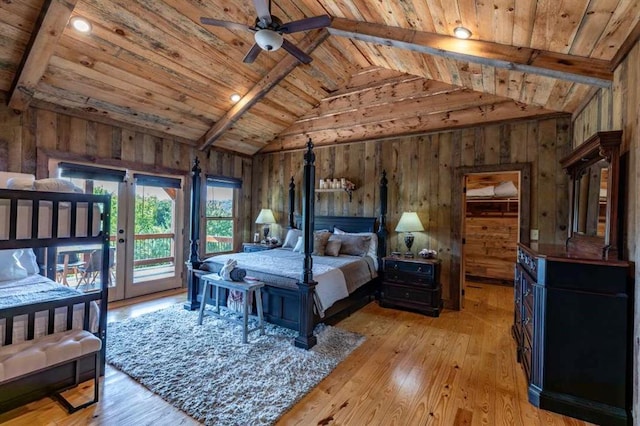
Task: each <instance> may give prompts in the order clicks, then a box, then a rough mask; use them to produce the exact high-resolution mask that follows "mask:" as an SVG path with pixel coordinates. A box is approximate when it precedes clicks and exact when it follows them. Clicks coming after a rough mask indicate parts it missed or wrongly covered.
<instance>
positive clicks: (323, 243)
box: [311, 231, 332, 256]
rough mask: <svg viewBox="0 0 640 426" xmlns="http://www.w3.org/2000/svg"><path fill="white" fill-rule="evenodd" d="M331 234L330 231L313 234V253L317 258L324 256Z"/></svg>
mask: <svg viewBox="0 0 640 426" xmlns="http://www.w3.org/2000/svg"><path fill="white" fill-rule="evenodd" d="M331 235H332V234H331V232H328V231H316V232H314V233H313V253H311V254H315V255H317V256H324V252H325V249H326V248H327V243H328V242H329V238H330V237H331Z"/></svg>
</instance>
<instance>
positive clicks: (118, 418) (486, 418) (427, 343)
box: [0, 283, 588, 426]
mask: <svg viewBox="0 0 640 426" xmlns="http://www.w3.org/2000/svg"><path fill="white" fill-rule="evenodd" d="M184 300H185V293H184V292H170V293H164V294H163V295H161V297H159V296H158V295H155V296H147V297H143V298H138V299H136V300H134V301H133V302H132V301H128V302H117V303H114V304H111V308H110V311H109V314H108V317H109V321H119V320H123V319H125V318H129V317H134V316H138V315H141V314H143V313H146V312H150V311H153V310H156V309H162V308H164V307H167V306H170V305H172V304H175V303H179V302H183V301H184ZM512 322H513V290H512V289H511V288H509V287H505V286H497V285H491V284H480V283H473V284H472V285H467V286H466V300H465V309H464V310H463V311H460V312H454V311H448V310H445V311H444V312H443V313H442V314H441V316H440V317H439V318H431V317H426V316H423V315H420V314H416V313H411V312H405V311H400V310H396V309H384V308H381V307H379V306H378V305H377V303H375V302H373V303H371V304H369V305H367V306H365V307H364V308H363V309H361V310H359V311H358V312H356V313H354V314H352V315H351V316H349V317H347V318H345V319H343V320H342V321H341V322H340V323H339V324H338V326H340V327H342V328H345V329H347V330H351V331H354V332H358V333H361V334H363V335H365V336H366V338H367V340H366V341H365V342H364V343H363V344H362V345H361V346H360V347H359V348H358V349H356V350H355V351H354V352H353V353H352V354H351V355H350V356H349V357H348V358H347V359H346V360H345V361H344V362H342V363H341V364H340V365H339V366H338V367H337V368H336V369H335V370H334V371H333V372H332V373H331V374H330V375H329V376H328V377H326V378H325V379H324V380H323V381H322V382H321V383H320V384H319V385H318V386H317V387H316V388H314V389H313V390H312V391H311V392H309V393H308V394H307V395H306V396H305V397H304V398H302V400H301V401H299V402H298V404H296V405H295V406H294V407H293V408H292V409H291V410H290V411H289V412H288V413H286V414H285V415H283V417H282V418H281V419H280V420H279V421H278V423H277V424H278V425H294V424H295V425H327V426H328V425H361V424H367V425H385V426H387V425H398V426H400V425H402V426H405V425H420V426H424V425H443V426H444V425H446V426H449V425H465V426H466V425H510V426H511V425H516V426H518V425H522V426H542V425H545V426H546V425H572V426H583V425H587V424H588V423H585V422H583V421H580V420H576V419H572V418H569V417H564V416H561V415H558V414H555V413H550V412H548V411H544V410H539V409H537V408H536V407H534V406H532V405H531V404H529V402H528V401H527V385H526V380H525V377H524V373H523V372H522V368H521V366H520V365H519V364H518V363H517V362H516V347H515V342H514V340H513V338H512V337H511V323H512ZM102 380H103V385H102V386H101V390H100V392H101V395H100V402H99V403H98V404H96V405H94V406H91V407H89V408H86V409H84V410H81V411H79V412H77V413H74V414H72V415H69V414H67V413H66V412H65V411H64V410H63V409H62V407H61V406H60V405H59V404H58V403H56V402H54V401H53V400H51V399H49V398H44V399H42V400H40V401H36V402H33V403H31V404H28V405H25V406H23V407H20V408H18V409H16V410H13V411H10V412H8V413H4V414H1V415H0V423H2V424H6V425H16V426H23V425H36V424H37V425H40V424H56V425H134V424H135V425H140V424H155V425H165V424H171V425H191V424H198V423H197V422H196V421H194V420H193V419H191V418H190V417H188V416H187V415H186V414H184V413H183V412H181V411H179V410H178V409H176V408H174V407H173V406H171V405H170V404H168V403H166V402H165V401H164V400H162V399H161V398H160V397H158V396H156V395H155V394H153V393H151V392H149V391H148V390H146V389H145V388H144V387H143V386H141V385H139V384H138V383H137V382H135V381H134V380H132V379H131V378H129V377H128V376H127V375H125V374H123V373H121V372H120V371H118V370H116V369H114V368H111V367H107V371H106V375H105V377H104V378H103V379H102ZM92 391H93V385H92V383H91V382H87V383H83V384H82V385H81V386H79V387H78V388H76V389H72V390H70V391H68V392H67V393H66V394H65V395H66V396H68V397H69V398H73V399H74V400H76V399H80V398H84V397H86V396H89V395H91V392H92Z"/></svg>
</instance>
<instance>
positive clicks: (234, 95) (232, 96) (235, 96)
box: [231, 93, 240, 102]
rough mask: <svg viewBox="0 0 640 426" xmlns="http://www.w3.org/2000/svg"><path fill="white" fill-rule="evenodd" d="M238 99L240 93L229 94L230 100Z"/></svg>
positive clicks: (235, 100) (236, 100)
mask: <svg viewBox="0 0 640 426" xmlns="http://www.w3.org/2000/svg"><path fill="white" fill-rule="evenodd" d="M239 100H240V95H238V94H237V93H234V94H233V95H231V101H232V102H238V101H239Z"/></svg>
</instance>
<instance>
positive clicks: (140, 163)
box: [0, 104, 253, 250]
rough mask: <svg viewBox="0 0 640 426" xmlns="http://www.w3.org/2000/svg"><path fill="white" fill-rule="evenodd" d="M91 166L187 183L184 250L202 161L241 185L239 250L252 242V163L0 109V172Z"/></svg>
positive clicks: (42, 172) (52, 116)
mask: <svg viewBox="0 0 640 426" xmlns="http://www.w3.org/2000/svg"><path fill="white" fill-rule="evenodd" d="M49 156H51V157H54V158H55V157H58V158H61V159H74V160H77V161H89V162H94V163H96V164H103V165H111V166H120V167H127V168H131V169H135V170H140V171H147V172H156V173H174V174H182V175H184V176H186V177H187V179H185V182H186V186H185V215H184V217H185V223H184V229H185V231H184V235H185V244H184V247H185V250H188V247H189V245H188V240H189V226H188V225H189V224H188V218H189V210H188V208H189V191H190V170H191V167H192V165H193V160H194V158H195V157H196V156H197V157H198V158H199V159H200V163H201V167H202V170H203V174H207V173H208V174H217V175H224V176H230V177H235V178H240V179H242V189H241V190H240V198H239V200H238V204H237V206H238V207H237V213H238V217H237V223H236V229H237V230H238V231H237V235H238V236H239V238H237V240H238V247H237V249H240V248H241V246H242V242H243V241H250V236H251V230H252V223H253V221H252V220H251V191H252V189H251V186H252V185H251V176H252V166H253V160H252V159H251V158H248V157H242V156H237V155H233V154H229V153H224V152H218V151H211V152H210V154H209V155H207V154H206V153H203V152H200V151H198V150H197V149H196V148H195V147H192V146H190V145H187V144H185V143H182V142H178V141H176V140H173V139H166V138H159V137H157V136H151V135H149V134H145V133H142V132H139V131H133V130H129V129H125V128H120V127H115V126H112V125H108V124H102V123H96V122H93V121H88V120H85V119H82V118H77V117H72V116H68V115H63V114H59V113H56V112H52V111H48V110H44V109H37V108H30V109H29V110H28V111H26V112H25V113H22V114H16V113H15V112H13V110H11V109H9V108H7V107H6V106H4V104H3V105H0V170H2V171H11V172H21V173H33V174H36V175H37V176H38V177H39V178H42V177H46V175H47V173H48V172H47V159H48V157H49Z"/></svg>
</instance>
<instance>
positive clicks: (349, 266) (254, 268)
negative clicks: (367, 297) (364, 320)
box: [205, 248, 378, 317]
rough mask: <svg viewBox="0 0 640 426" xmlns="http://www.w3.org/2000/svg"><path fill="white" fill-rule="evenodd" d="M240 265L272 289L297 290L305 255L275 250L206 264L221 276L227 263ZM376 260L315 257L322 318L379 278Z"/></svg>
mask: <svg viewBox="0 0 640 426" xmlns="http://www.w3.org/2000/svg"><path fill="white" fill-rule="evenodd" d="M229 259H233V260H235V261H237V266H236V267H237V268H242V269H245V270H246V271H247V275H249V276H252V277H255V278H257V279H259V280H260V281H263V282H264V283H265V284H267V285H269V286H272V287H281V288H289V289H293V290H296V291H297V290H298V284H297V283H298V282H300V281H301V280H302V262H303V259H304V255H303V254H301V253H297V252H294V251H292V250H290V249H283V248H276V249H272V250H265V251H259V252H250V253H233V254H226V255H219V256H214V257H211V258H208V259H206V260H205V264H206V265H207V267H206V269H207V270H209V271H211V272H219V271H220V269H221V268H222V267H223V266H224V264H225V263H226V261H227V260H229ZM377 275H378V274H377V272H376V268H375V262H374V260H373V259H372V258H371V257H369V256H363V257H361V256H347V255H340V256H313V279H314V281H316V282H317V283H318V284H317V286H316V289H315V293H314V301H315V306H316V310H317V312H318V314H319V315H320V317H323V316H324V312H325V311H326V310H327V309H329V308H330V307H331V306H332V305H333V304H334V303H335V302H337V301H338V300H341V299H344V298H345V297H348V296H349V295H350V294H351V293H353V292H354V291H355V290H357V289H358V288H360V287H362V286H363V285H364V284H366V283H368V282H370V281H371V280H372V279H374V278H375V277H377Z"/></svg>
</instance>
